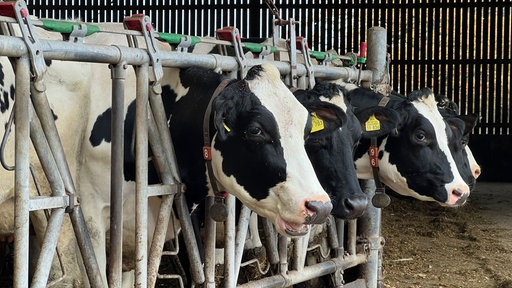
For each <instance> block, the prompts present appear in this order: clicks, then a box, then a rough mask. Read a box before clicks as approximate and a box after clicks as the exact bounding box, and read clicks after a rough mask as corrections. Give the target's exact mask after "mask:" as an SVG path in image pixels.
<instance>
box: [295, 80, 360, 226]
mask: <svg viewBox="0 0 512 288" xmlns="http://www.w3.org/2000/svg"><path fill="white" fill-rule="evenodd" d="M341 89H342V88H341V86H339V85H336V84H333V83H318V84H316V86H315V87H314V88H313V89H312V90H305V91H302V90H299V91H296V92H295V96H296V97H297V99H299V101H300V102H301V103H302V105H304V106H305V107H306V108H307V109H308V111H310V113H312V115H314V117H316V118H317V120H316V122H317V123H318V125H316V127H315V125H314V126H313V130H312V133H311V135H310V136H309V137H308V138H307V140H306V151H307V153H308V156H309V159H310V160H311V163H312V164H313V168H314V169H315V172H316V175H317V177H318V179H319V180H320V183H321V184H322V186H323V187H324V189H325V190H326V191H327V193H328V194H329V195H330V196H331V199H332V201H333V210H332V214H333V215H334V216H335V217H338V218H342V219H353V218H357V217H359V216H361V215H362V214H363V213H364V211H365V209H366V206H367V204H368V198H367V197H366V194H364V193H363V192H362V190H361V187H360V186H359V181H358V179H357V175H356V170H355V167H354V161H353V152H354V148H355V146H356V145H357V143H358V141H359V139H360V137H361V133H362V129H361V125H360V123H359V121H358V120H357V118H356V117H355V115H354V113H353V111H352V108H351V106H350V103H348V101H346V99H345V97H344V94H343V93H342V90H341ZM313 113H314V114H313Z"/></svg>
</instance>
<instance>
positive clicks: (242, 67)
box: [216, 26, 248, 79]
mask: <svg viewBox="0 0 512 288" xmlns="http://www.w3.org/2000/svg"><path fill="white" fill-rule="evenodd" d="M216 34H217V39H219V40H225V41H230V42H231V44H232V45H233V48H234V49H235V57H236V61H237V62H238V71H239V74H240V75H239V77H240V79H242V78H244V77H245V75H246V74H247V70H248V68H247V58H246V57H245V54H244V49H243V46H242V40H241V37H240V32H239V31H238V29H237V28H235V27H233V26H226V27H224V28H222V29H218V30H217V33H216ZM220 51H221V53H222V54H223V55H227V51H226V47H225V46H221V49H220Z"/></svg>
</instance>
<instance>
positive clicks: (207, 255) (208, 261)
mask: <svg viewBox="0 0 512 288" xmlns="http://www.w3.org/2000/svg"><path fill="white" fill-rule="evenodd" d="M205 203H206V207H205V219H204V222H205V224H204V225H205V240H204V246H205V247H204V250H205V252H204V274H205V277H206V287H207V288H214V287H215V233H216V230H217V229H216V228H217V226H216V225H217V224H216V223H215V221H214V220H213V219H212V217H210V207H211V206H212V204H213V196H207V197H206V200H205Z"/></svg>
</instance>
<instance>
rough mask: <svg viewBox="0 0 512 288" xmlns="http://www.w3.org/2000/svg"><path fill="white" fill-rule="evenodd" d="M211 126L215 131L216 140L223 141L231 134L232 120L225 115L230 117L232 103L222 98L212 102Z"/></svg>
mask: <svg viewBox="0 0 512 288" xmlns="http://www.w3.org/2000/svg"><path fill="white" fill-rule="evenodd" d="M212 108H213V109H212V111H213V112H212V113H213V114H214V115H213V125H214V128H215V130H216V131H217V140H220V141H224V140H226V138H227V137H228V136H229V133H230V132H231V128H232V127H231V123H233V119H229V117H228V116H227V115H232V113H230V111H232V101H229V100H227V99H224V98H223V97H220V96H219V97H217V98H216V99H215V100H214V101H213V107H212Z"/></svg>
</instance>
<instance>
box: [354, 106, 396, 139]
mask: <svg viewBox="0 0 512 288" xmlns="http://www.w3.org/2000/svg"><path fill="white" fill-rule="evenodd" d="M356 117H357V119H358V120H359V122H360V123H361V127H362V128H363V135H362V136H363V138H371V137H380V136H384V135H388V134H396V133H398V130H397V129H398V127H399V124H400V115H398V112H396V111H395V110H393V109H389V108H386V107H380V106H377V107H370V108H367V109H363V110H359V111H357V112H356Z"/></svg>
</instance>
